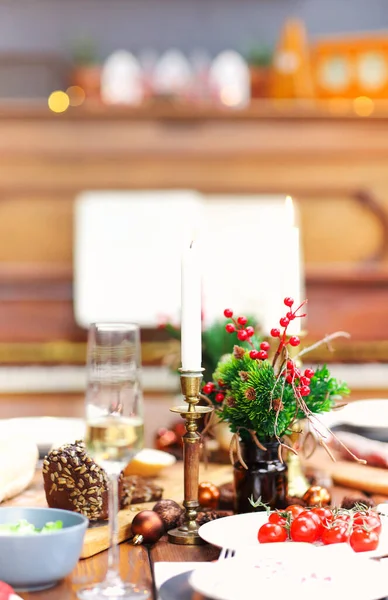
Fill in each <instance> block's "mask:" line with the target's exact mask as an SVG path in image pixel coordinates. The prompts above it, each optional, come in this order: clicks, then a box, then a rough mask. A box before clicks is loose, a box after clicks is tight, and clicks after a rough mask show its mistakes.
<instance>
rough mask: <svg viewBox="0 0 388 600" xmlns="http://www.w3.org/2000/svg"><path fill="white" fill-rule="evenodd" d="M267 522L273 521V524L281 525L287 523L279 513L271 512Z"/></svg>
mask: <svg viewBox="0 0 388 600" xmlns="http://www.w3.org/2000/svg"><path fill="white" fill-rule="evenodd" d="M268 523H274V524H275V525H281V526H282V527H283V526H284V525H285V524H286V523H287V519H286V517H283V516H282V515H281V514H280V513H278V512H273V513H271V514H270V515H269V517H268Z"/></svg>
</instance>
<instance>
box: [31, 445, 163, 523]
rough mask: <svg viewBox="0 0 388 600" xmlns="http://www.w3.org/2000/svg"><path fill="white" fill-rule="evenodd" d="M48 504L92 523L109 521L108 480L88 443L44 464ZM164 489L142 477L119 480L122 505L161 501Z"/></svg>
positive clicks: (60, 451)
mask: <svg viewBox="0 0 388 600" xmlns="http://www.w3.org/2000/svg"><path fill="white" fill-rule="evenodd" d="M42 471H43V483H44V490H45V494H46V500H47V504H48V505H49V506H50V507H51V508H62V509H65V510H72V511H74V512H79V513H82V514H83V515H85V516H86V517H88V519H89V520H90V521H97V520H99V519H107V518H108V476H107V474H106V472H105V471H104V469H102V468H101V467H100V466H99V465H98V464H97V463H96V462H94V460H93V459H92V458H91V457H90V456H89V455H88V454H87V451H86V447H85V444H84V442H82V441H77V442H75V443H74V444H65V445H63V446H61V447H60V448H57V449H55V450H52V451H51V452H50V453H49V454H48V455H47V456H46V457H45V458H44V460H43V469H42ZM162 494H163V488H161V487H160V486H158V485H155V484H154V483H153V482H151V481H148V480H146V479H143V478H142V477H138V476H130V477H124V476H123V473H121V474H120V477H119V505H120V508H125V507H127V506H129V505H131V504H135V503H140V502H153V501H156V500H160V498H161V497H162Z"/></svg>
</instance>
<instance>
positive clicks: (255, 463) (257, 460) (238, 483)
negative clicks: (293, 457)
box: [234, 441, 287, 514]
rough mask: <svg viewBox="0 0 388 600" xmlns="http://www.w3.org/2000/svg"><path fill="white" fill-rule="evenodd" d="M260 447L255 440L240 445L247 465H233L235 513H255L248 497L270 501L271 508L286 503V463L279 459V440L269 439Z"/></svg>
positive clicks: (265, 501) (281, 506) (280, 506)
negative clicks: (263, 447)
mask: <svg viewBox="0 0 388 600" xmlns="http://www.w3.org/2000/svg"><path fill="white" fill-rule="evenodd" d="M265 447H266V448H267V449H266V450H261V449H260V448H258V447H257V446H256V444H255V443H254V442H252V443H246V444H241V454H242V457H243V459H244V461H245V463H246V465H247V467H248V469H245V468H244V467H243V466H242V465H241V464H240V463H239V462H236V463H235V464H234V491H235V496H234V504H235V506H234V509H235V512H236V514H241V513H248V512H255V511H257V510H263V508H262V507H261V508H260V507H258V508H253V506H252V505H251V503H250V502H249V498H251V497H253V499H254V500H257V499H258V498H260V497H261V501H262V502H264V503H265V504H268V505H269V506H270V507H271V508H272V509H275V508H285V507H286V505H287V465H286V464H285V463H282V462H281V461H280V460H279V456H278V449H279V442H277V441H274V442H272V441H271V442H267V443H266V444H265Z"/></svg>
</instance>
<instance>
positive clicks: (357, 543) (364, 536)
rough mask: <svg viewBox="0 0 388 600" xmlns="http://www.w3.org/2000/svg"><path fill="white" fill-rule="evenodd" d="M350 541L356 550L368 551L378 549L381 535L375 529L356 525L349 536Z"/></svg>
mask: <svg viewBox="0 0 388 600" xmlns="http://www.w3.org/2000/svg"><path fill="white" fill-rule="evenodd" d="M349 543H350V545H351V547H352V548H353V550H354V551H355V552H368V551H370V550H376V548H377V546H378V545H379V536H378V533H377V532H376V531H374V530H372V531H368V530H367V529H365V528H363V527H356V528H355V529H354V530H353V532H352V534H351V536H350V538H349Z"/></svg>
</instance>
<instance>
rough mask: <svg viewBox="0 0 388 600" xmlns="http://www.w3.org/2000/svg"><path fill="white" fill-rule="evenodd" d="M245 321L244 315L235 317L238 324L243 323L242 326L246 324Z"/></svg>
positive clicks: (246, 320)
mask: <svg viewBox="0 0 388 600" xmlns="http://www.w3.org/2000/svg"><path fill="white" fill-rule="evenodd" d="M247 322H248V319H247V318H246V317H239V318H238V319H237V323H238V324H239V325H243V326H244V325H246V324H247Z"/></svg>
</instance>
